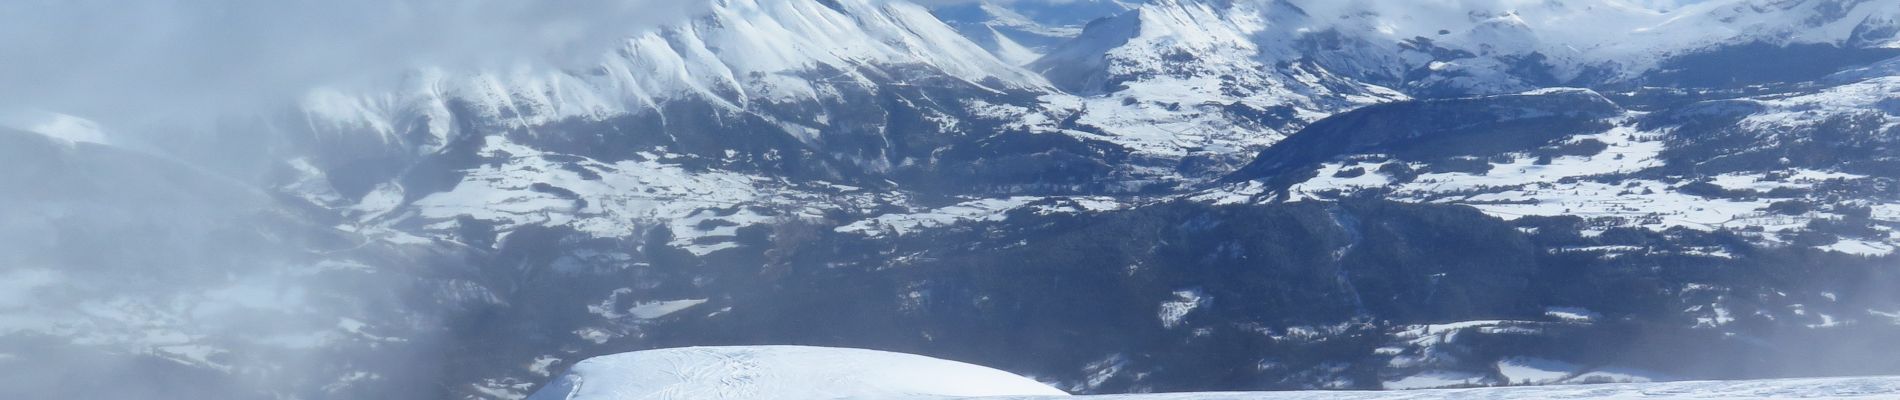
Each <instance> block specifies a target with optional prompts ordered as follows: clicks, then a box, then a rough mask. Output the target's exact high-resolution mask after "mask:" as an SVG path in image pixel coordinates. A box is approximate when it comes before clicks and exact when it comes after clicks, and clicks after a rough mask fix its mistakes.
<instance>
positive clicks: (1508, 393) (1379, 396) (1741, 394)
mask: <svg viewBox="0 0 1900 400" xmlns="http://www.w3.org/2000/svg"><path fill="white" fill-rule="evenodd" d="M1894 398H1900V377H1869V378H1814V379H1775V380H1753V381H1697V382H1662V383H1619V384H1604V385H1559V386H1517V387H1497V388H1476V389H1435V390H1392V391H1299V392H1234V393H1174V394H1145V395H1116V396H1088V397H1087V399H1089V400H1506V399H1574V400H1607V399H1616V400H1623V399H1632V400H1634V399H1649V400H1690V399H1742V400H1768V399H1894ZM1036 399H1041V398H1040V397H1034V396H1027V397H1002V398H987V399H985V400H1036Z"/></svg>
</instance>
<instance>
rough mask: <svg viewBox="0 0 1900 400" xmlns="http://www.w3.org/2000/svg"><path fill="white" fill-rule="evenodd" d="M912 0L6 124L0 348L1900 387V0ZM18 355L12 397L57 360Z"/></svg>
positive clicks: (314, 364)
mask: <svg viewBox="0 0 1900 400" xmlns="http://www.w3.org/2000/svg"><path fill="white" fill-rule="evenodd" d="M925 4H927V5H919V4H912V3H909V2H905V1H895V0H710V3H709V6H708V7H706V8H705V11H704V12H703V13H700V14H697V15H695V16H693V17H691V18H687V19H682V20H680V21H675V22H673V23H669V24H662V25H661V26H659V27H656V28H653V29H650V30H647V31H643V32H641V33H639V34H636V35H633V36H631V37H628V38H625V40H622V41H617V42H615V43H616V45H615V46H614V47H613V48H611V49H608V50H607V51H604V52H603V53H602V54H600V55H599V56H598V57H597V58H591V59H587V60H585V61H584V62H580V63H570V64H561V63H546V62H529V61H527V60H524V61H523V62H521V63H518V64H508V63H502V64H499V65H502V66H499V67H498V66H494V65H489V66H465V65H438V66H431V67H425V68H418V69H416V70H414V71H411V72H410V73H408V74H405V75H402V76H395V77H390V78H389V79H387V80H381V81H377V80H366V81H353V82H347V83H337V84H334V85H329V86H326V87H321V88H317V89H315V90H311V91H310V92H308V93H307V94H305V95H304V96H302V97H301V98H300V101H299V102H297V105H296V107H293V108H292V109H288V110H280V111H279V112H276V113H273V114H269V115H248V116H232V117H231V118H229V119H228V120H231V121H240V122H238V123H233V124H231V125H229V126H227V129H228V130H229V132H212V133H208V134H207V136H208V137H214V138H233V139H234V140H221V141H220V143H219V145H218V146H214V147H212V148H213V149H214V150H215V151H209V150H207V151H200V152H192V151H186V150H178V149H179V148H181V147H183V146H186V145H181V144H177V143H166V142H161V143H157V144H151V143H142V142H139V141H136V140H121V139H124V138H123V137H121V136H118V135H116V134H114V132H115V129H123V128H126V127H110V126H103V127H102V126H98V124H94V123H91V122H89V121H87V120H85V119H83V118H80V117H78V116H68V115H63V114H57V113H50V112H38V111H35V112H24V113H0V126H4V127H5V128H4V132H0V140H6V141H7V142H8V144H6V145H5V146H0V151H4V152H6V153H7V154H5V157H0V169H3V170H6V171H8V172H6V173H0V179H5V181H4V182H0V184H5V185H6V186H7V187H10V188H30V190H11V191H6V192H4V193H0V205H4V206H5V207H0V208H4V209H5V210H0V213H4V214H6V215H8V216H10V217H8V218H5V219H4V221H6V222H4V223H0V237H5V238H7V239H8V240H7V242H8V243H12V244H17V245H16V246H13V247H11V248H9V250H11V251H8V252H6V254H0V258H4V260H5V261H6V262H5V263H4V264H0V277H4V278H5V279H0V289H5V290H0V367H13V366H24V365H59V366H65V365H76V366H84V367H89V368H90V367H101V366H110V367H114V368H117V369H113V368H107V369H106V370H109V371H123V372H115V373H119V374H121V375H127V376H131V375H137V374H139V373H144V372H145V371H174V372H169V373H177V374H180V376H186V377H188V378H189V379H183V378H181V379H179V380H177V382H209V383H206V384H204V385H196V384H194V385H184V384H179V385H175V386H167V385H159V384H154V385H147V386H137V385H133V386H126V387H124V388H123V389H125V390H127V391H131V392H133V393H140V392H143V393H177V394H178V396H193V395H197V396H198V397H206V396H213V395H214V394H215V395H225V396H222V397H245V396H244V394H255V396H254V397H270V398H286V397H288V398H325V397H353V398H376V397H444V398H471V399H518V398H523V397H525V396H528V395H529V394H530V393H533V391H534V390H535V389H536V388H539V387H541V386H542V385H544V384H545V383H547V382H549V381H552V380H556V379H557V378H556V377H557V376H558V375H556V373H558V372H559V371H562V370H569V369H570V367H573V368H571V369H573V370H576V371H582V370H586V368H579V367H577V366H580V365H589V364H577V363H581V360H583V359H586V358H588V357H593V356H597V355H604V354H613V353H620V352H624V351H630V350H640V349H649V348H660V347H674V346H697V345H725V344H758V343H783V344H805V345H833V346H850V347H871V348H877V349H881V350H891V351H902V352H907V353H916V354H924V355H929V356H933V357H940V358H945V359H956V360H964V361H970V362H976V363H981V364H983V365H989V366H993V367H996V368H998V369H1001V370H1007V371H1011V372H1015V373H1020V374H1024V375H1028V376H1033V377H1035V378H1036V380H1038V381H1041V382H1046V383H1048V384H1049V385H1051V386H1054V387H1058V388H1061V389H1064V390H1067V391H1069V392H1074V393H1077V394H1104V393H1130V392H1152V391H1209V390H1266V389H1380V388H1390V389H1396V388H1428V387H1442V386H1461V385H1487V386H1488V385H1513V384H1563V383H1588V382H1611V381H1646V380H1668V379H1701V378H1723V379H1729V378H1761V377H1784V376H1814V375H1832V374H1877V373H1900V364H1896V362H1895V361H1894V360H1891V359H1889V357H1873V356H1869V354H1870V353H1877V352H1868V351H1866V349H1868V348H1875V347H1878V346H1882V345H1884V343H1889V342H1891V341H1892V340H1894V339H1900V336H1896V335H1900V290H1894V289H1895V288H1900V275H1897V274H1896V273H1895V271H1894V270H1893V269H1892V268H1891V267H1892V266H1893V265H1894V262H1895V261H1896V260H1900V255H1896V254H1895V253H1896V252H1895V250H1894V249H1895V248H1896V247H1900V194H1897V193H1895V191H1894V188H1895V187H1897V186H1896V183H1897V182H1896V181H1895V180H1896V179H1900V172H1896V171H1900V166H1897V165H1896V164H1895V163H1896V160H1900V155H1896V154H1894V149H1895V147H1894V140H1895V138H1896V137H1900V128H1895V127H1896V126H1900V122H1896V121H1900V107H1897V106H1896V105H1895V104H1894V100H1892V99H1893V98H1895V97H1900V93H1896V89H1897V88H1900V81H1896V79H1900V78H1895V76H1896V73H1897V72H1900V36H1896V35H1900V22H1896V21H1900V4H1896V3H1895V2H1891V1H1877V0H1775V1H1770V0H1709V1H1701V2H1694V3H1691V4H1686V5H1681V6H1672V7H1666V8H1665V7H1658V6H1651V5H1645V4H1644V3H1639V2H1633V1H1625V0H1561V1H1555V0H1535V1H1533V0H1495V1H1436V0H1433V1H1354V2H1340V1H1318V0H1312V1H1307V0H1152V1H1117V0H1074V1H1061V2H1035V1H958V2H930V3H925ZM235 139H242V140H235ZM207 154H208V155H207ZM246 160H263V161H266V164H268V165H267V167H265V168H256V167H257V166H256V165H252V164H251V163H249V162H247V161H246ZM260 170H261V171H262V172H259V171H260ZM123 237H141V238H144V237H149V238H154V239H152V240H149V241H139V242H136V243H100V242H102V241H105V240H101V239H98V238H123ZM206 243H210V244H206ZM213 244H215V245H213ZM94 248H117V249H120V250H114V251H91V250H89V249H94ZM160 271H162V272H160ZM5 293H23V295H15V296H8V295H6V294H5ZM47 349H52V350H47ZM1873 355H1876V356H1879V355H1881V354H1873ZM68 358H70V359H74V360H80V361H85V362H84V363H81V362H75V363H71V364H54V363H45V362H41V360H53V359H68ZM128 360H129V361H128ZM909 360H912V361H915V359H909ZM899 361H901V360H899ZM899 361H891V362H899ZM906 362H907V361H906ZM881 363H882V362H880V364H881ZM125 365H131V366H130V367H125ZM6 369H8V370H12V369H13V368H6ZM41 370H43V371H48V372H47V374H29V375H21V376H13V377H6V378H0V393H8V392H7V391H6V390H5V388H23V387H24V388H33V387H41V386H44V385H70V384H71V383H70V382H71V381H68V380H59V379H52V378H49V377H48V376H49V375H48V374H57V373H61V372H63V371H64V369H61V368H43V369H41ZM176 371H183V372H176ZM781 377H782V376H781ZM800 379H805V378H800ZM1834 383H1840V382H1834ZM1830 384H1832V383H1830ZM1846 384H1854V383H1852V382H1847V383H1846ZM35 385H41V386H35ZM1687 385H1689V386H1683V387H1684V388H1687V389H1683V390H1691V389H1694V388H1698V387H1704V386H1695V385H1694V384H1687ZM199 386H202V387H208V388H212V389H204V390H205V391H208V392H210V393H206V392H190V391H187V390H198V389H190V388H191V387H199ZM583 386H585V385H583ZM1511 390H1526V391H1527V392H1513V391H1511ZM1538 390H1551V391H1561V390H1564V389H1507V390H1502V391H1496V392H1485V393H1500V394H1499V395H1498V396H1509V395H1512V394H1516V393H1559V392H1544V391H1538ZM1619 390H1621V389H1619ZM1629 390H1638V391H1642V390H1646V389H1629ZM1670 390H1674V389H1670ZM1694 390H1700V389H1694ZM1709 390H1716V389H1709ZM1724 390H1726V389H1724ZM233 393H237V394H233ZM1431 393H1462V392H1431ZM1474 393H1475V392H1474ZM1721 393H1727V392H1721ZM1776 393H1778V392H1776ZM98 394H99V396H97V397H105V396H118V395H120V394H119V393H117V392H99V393H98ZM998 394H1005V393H998ZM1022 394H1023V395H1033V394H1036V393H1022ZM1012 395H1013V394H1012ZM1431 395H1433V394H1420V395H1419V396H1431ZM1233 396H1240V397H1246V396H1254V395H1252V394H1237V395H1233ZM1259 396H1263V398H1274V397H1270V396H1274V395H1265V394H1262V395H1259ZM1288 396H1295V395H1288ZM1367 396H1381V395H1378V394H1368V395H1367ZM1447 396H1449V395H1447ZM1762 396H1770V395H1762ZM20 397H29V396H24V395H23V396H20ZM174 397H177V396H174ZM1425 398H1430V397H1425Z"/></svg>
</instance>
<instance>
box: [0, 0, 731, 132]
mask: <svg viewBox="0 0 1900 400" xmlns="http://www.w3.org/2000/svg"><path fill="white" fill-rule="evenodd" d="M706 4H707V2H706V1H698V0H686V1H682V0H537V1H518V0H269V1H257V0H8V1H3V2H0V107H12V108H20V107H31V108H37V109H43V110H53V111H59V112H66V113H73V114H78V115H82V116H86V117H89V118H94V119H105V120H114V119H116V120H125V119H130V118H131V117H135V116H145V117H150V116H162V115H166V114H175V113H196V112H203V111H210V110H228V109H230V108H243V107H254V106H258V105H260V104H268V103H270V102H272V101H277V100H282V99H288V98H292V97H294V95H295V94H297V93H299V92H301V91H303V90H305V89H307V88H308V87H310V86H313V85H317V84H323V83H331V82H338V81H350V80H361V79H373V78H377V77H380V76H386V75H391V74H396V73H399V72H401V71H402V70H404V69H406V68H410V67H414V66H419V65H450V66H479V65H482V64H488V63H513V62H548V63H563V62H569V61H572V60H576V59H582V58H581V57H579V55H583V54H584V55H587V56H592V55H595V54H599V52H601V51H604V50H605V49H606V48H608V47H609V46H612V45H613V44H614V43H615V42H616V41H617V40H619V39H620V38H623V37H626V36H628V35H631V34H633V33H637V32H638V31H640V30H643V29H651V28H652V27H654V26H656V25H658V24H662V23H667V22H674V21H680V20H682V19H683V18H685V17H688V16H690V15H691V14H692V13H695V12H699V11H700V10H701V9H703V8H704V7H705V6H706Z"/></svg>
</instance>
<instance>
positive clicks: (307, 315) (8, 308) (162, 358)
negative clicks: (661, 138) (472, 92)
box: [0, 0, 707, 398]
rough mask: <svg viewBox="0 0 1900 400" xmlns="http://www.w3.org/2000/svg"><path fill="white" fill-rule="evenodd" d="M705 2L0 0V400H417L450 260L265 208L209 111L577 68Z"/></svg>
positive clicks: (275, 107) (240, 132)
mask: <svg viewBox="0 0 1900 400" xmlns="http://www.w3.org/2000/svg"><path fill="white" fill-rule="evenodd" d="M706 4H707V2H704V1H675V0H547V1H532V2H528V1H502V0H393V1H392V0H276V1H249V0H140V1H120V0H19V1H7V2H0V186H5V187H7V189H5V190H0V371H7V372H6V373H5V374H0V375H5V376H0V397H7V398H164V397H172V396H178V397H198V398H249V396H252V395H255V396H257V397H264V398H268V397H278V398H282V397H292V398H308V397H311V396H319V397H336V398H390V397H391V396H394V397H395V398H402V397H408V398H422V397H415V396H427V397H433V396H432V395H437V394H440V393H441V392H440V391H441V390H442V388H441V387H439V386H437V385H435V384H434V383H433V381H432V380H431V379H432V377H433V376H436V375H437V374H439V373H440V372H439V371H440V370H441V369H443V368H444V367H443V364H444V363H445V362H446V361H445V360H444V359H442V358H441V357H442V353H441V350H440V349H441V346H443V344H442V343H444V342H445V340H446V339H444V338H443V337H442V335H444V333H445V332H446V328H445V326H444V324H445V321H447V320H449V319H451V317H452V316H451V315H450V314H451V313H453V312H457V310H454V309H444V308H443V307H442V306H441V305H439V304H432V303H429V302H430V301H431V300H428V298H429V297H430V296H432V295H433V294H435V292H440V291H443V290H451V289H453V288H450V289H444V286H453V285H456V284H457V282H466V280H464V279H463V278H465V277H460V276H458V275H457V274H458V273H462V272H458V271H456V267H457V266H455V265H445V264H446V263H452V262H453V261H454V260H456V259H457V257H459V255H458V254H457V251H458V250H457V249H455V248H454V246H433V247H408V248H404V247H399V246H393V245H389V244H387V243H383V242H382V241H381V240H379V239H373V238H372V237H373V236H375V235H376V234H375V233H366V232H354V231H349V230H345V229H339V228H336V227H334V225H336V222H335V221H334V220H333V219H334V218H336V217H335V216H332V215H325V214H323V213H321V212H316V213H312V212H310V211H309V210H305V209H300V208H299V207H300V206H297V205H296V201H287V200H285V199H282V198H277V197H274V194H273V190H275V189H274V188H271V187H266V186H262V185H259V184H258V181H256V180H255V179H253V178H255V177H254V176H248V175H242V174H245V173H246V172H247V171H250V170H264V169H265V168H267V167H270V165H263V164H261V163H260V162H273V163H280V162H281V161H282V160H269V158H270V157H269V156H263V154H267V152H268V150H269V149H267V148H265V147H266V146H265V145H266V144H269V143H271V140H269V139H267V138H263V137H261V136H264V135H267V134H268V133H266V132H254V131H249V130H244V129H225V128H229V127H232V126H236V127H238V128H243V127H245V126H244V125H229V124H221V123H216V121H220V120H224V119H229V118H243V117H244V116H247V115H264V114H269V113H272V112H277V111H281V110H283V109H285V108H287V107H293V106H294V105H295V104H296V102H297V101H298V99H299V98H300V96H301V95H303V94H304V93H306V92H308V91H310V90H313V89H315V88H320V87H350V86H368V85H374V84H377V83H379V82H386V81H390V80H395V79H400V77H401V76H402V75H403V74H404V73H405V72H406V71H409V70H412V69H415V68H423V67H428V68H437V69H442V70H448V71H476V70H481V69H486V68H500V67H521V66H529V67H533V68H574V67H584V66H586V65H588V63H590V62H592V61H593V60H595V57H598V56H599V55H602V54H606V53H607V51H609V50H610V49H611V48H612V47H613V46H615V45H617V44H618V43H619V41H620V40H621V39H622V38H624V37H627V36H630V35H633V34H637V33H639V32H642V31H644V30H649V29H654V28H656V27H658V26H659V25H660V24H663V23H677V22H680V21H685V20H687V19H688V18H691V17H692V15H693V13H695V12H698V11H700V10H702V9H704V8H705V6H706ZM208 129H218V130H220V131H219V132H205V131H202V130H208ZM183 136H190V138H185V137H183ZM204 138H216V139H217V140H205V139H204ZM180 142H189V144H176V143H180ZM232 160H243V161H241V162H235V163H234V162H233V161H232ZM419 248H420V249H424V250H419ZM438 271H449V272H438ZM423 275H428V276H429V277H430V278H432V279H421V278H420V277H421V276H423ZM441 282H448V283H441ZM357 371H361V372H360V373H359V372H357ZM338 376H341V377H343V378H342V379H341V380H336V381H326V380H324V379H332V378H334V377H338Z"/></svg>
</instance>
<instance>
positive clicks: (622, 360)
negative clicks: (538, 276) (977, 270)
mask: <svg viewBox="0 0 1900 400" xmlns="http://www.w3.org/2000/svg"><path fill="white" fill-rule="evenodd" d="M981 396H1067V394H1066V393H1063V392H1062V391H1061V390H1057V389H1055V388H1052V387H1049V386H1048V385H1044V384H1042V383H1039V382H1036V381H1034V380H1031V379H1029V378H1024V377H1021V376H1017V375H1015V374H1011V373H1008V372H1003V371H999V370H995V369H991V368H988V367H982V366H977V365H972V364H965V363H961V362H956V361H949V360H941V359H935V358H930V357H924V356H919V355H911V354H902V353H891V352H883V351H875V350H860V349H841V348H823V347H804V346H746V347H689V348H677V349H663V350H648V351H637V352H632V353H625V354H617V355H610V356H603V357H595V358H591V359H587V360H585V361H581V362H580V363H579V364H576V365H575V366H574V368H573V369H571V370H569V371H568V372H567V374H565V375H563V376H562V377H561V378H560V379H559V380H557V381H555V382H554V383H552V384H549V385H548V387H547V388H544V389H542V390H541V391H539V392H537V393H535V394H534V396H531V397H529V399H530V400H634V399H642V400H661V399H682V400H688V399H690V400H718V399H747V400H771V399H798V400H805V399H897V398H943V397H981Z"/></svg>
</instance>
